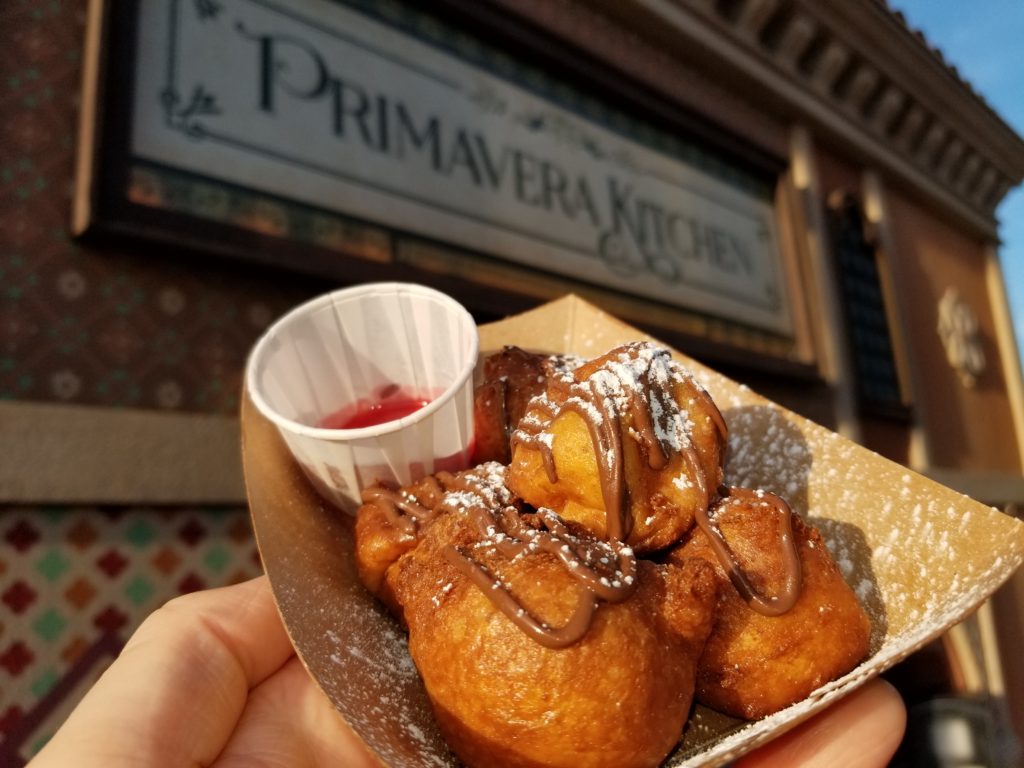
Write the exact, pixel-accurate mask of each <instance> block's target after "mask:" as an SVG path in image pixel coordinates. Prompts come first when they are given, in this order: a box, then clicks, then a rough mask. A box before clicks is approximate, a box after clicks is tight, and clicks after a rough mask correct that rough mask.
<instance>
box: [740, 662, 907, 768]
mask: <svg viewBox="0 0 1024 768" xmlns="http://www.w3.org/2000/svg"><path fill="white" fill-rule="evenodd" d="M906 724H907V709H906V707H905V706H904V704H903V699H902V698H900V695H899V693H897V691H896V689H895V688H893V687H892V686H891V685H890V684H889V683H887V682H886V681H885V680H882V679H875V680H872V681H870V682H869V683H867V684H865V685H864V686H863V687H861V688H858V689H857V690H856V691H854V692H853V693H851V694H849V695H848V696H846V697H845V698H844V699H841V700H840V701H838V702H836V703H835V704H833V705H832V706H831V707H829V708H828V709H826V710H825V711H824V712H821V713H820V714H818V715H816V716H815V717H813V718H811V719H810V720H808V721H807V722H805V723H801V724H800V725H798V726H797V727H796V728H794V729H793V730H792V731H789V732H788V733H786V734H784V735H782V736H780V737H779V738H777V739H775V740H773V741H771V742H769V743H768V744H766V745H764V746H763V747H761V748H760V749H758V750H756V751H754V752H751V753H750V754H749V755H747V756H745V757H743V758H742V759H740V760H739V761H738V762H737V763H735V767H736V768H825V766H835V765H841V766H843V768H882V766H886V765H888V764H889V760H890V759H891V758H892V756H893V754H895V752H896V750H897V748H898V747H899V745H900V741H901V740H902V739H903V731H904V729H905V728H906Z"/></svg>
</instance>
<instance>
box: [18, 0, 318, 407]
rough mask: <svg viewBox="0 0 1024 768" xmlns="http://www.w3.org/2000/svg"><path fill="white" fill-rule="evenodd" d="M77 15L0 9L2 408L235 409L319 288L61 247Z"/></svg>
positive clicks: (166, 259)
mask: <svg viewBox="0 0 1024 768" xmlns="http://www.w3.org/2000/svg"><path fill="white" fill-rule="evenodd" d="M85 8H86V2H85V0H65V2H52V3H40V2H34V3H29V2H19V3H14V2H12V3H0V30H3V31H2V35H0V36H2V39H3V45H2V46H0V398H3V399H6V400H35V401H55V402H66V403H75V404H80V405H103V406H124V407H134V408H152V409H161V410H168V411H214V412H225V413H231V412H234V411H235V410H236V408H237V405H238V392H239V385H240V381H241V371H242V367H243V366H244V363H245V356H246V354H247V353H248V350H249V347H250V346H251V345H252V343H253V342H254V340H255V339H256V337H257V336H258V335H259V333H260V332H261V331H262V329H263V328H264V327H265V326H266V325H267V324H268V323H269V322H270V321H271V320H272V319H274V318H275V317H276V316H278V315H279V314H281V313H282V312H284V311H285V310H286V309H288V308H289V307H291V306H292V305H294V304H295V303H297V302H298V301H301V300H302V299H304V298H306V297H307V296H310V295H312V294H313V293H315V292H316V287H315V286H313V285H311V284H310V282H309V281H301V280H299V279H297V278H291V277H289V276H288V275H282V274H273V275H271V274H270V273H267V272H260V271H259V270H256V269H254V268H251V267H248V266H239V265H238V264H227V263H225V262H221V261H218V260H215V259H211V258H202V259H199V258H195V257H190V256H188V255H187V254H183V253H174V252H170V253H157V252H154V250H153V249H152V248H151V247H148V246H136V245H127V244H121V245H117V246H115V247H113V248H103V249H97V248H86V247H82V246H81V245H79V244H78V243H76V242H74V241H72V240H71V239H70V238H69V236H68V221H69V218H70V207H71V198H70V192H69V191H70V189H71V183H72V178H73V163H74V148H75V140H76V130H77V124H76V121H77V106H76V105H77V102H78V94H79V79H80V64H81V51H82V40H83V37H84V28H83V21H84V18H85Z"/></svg>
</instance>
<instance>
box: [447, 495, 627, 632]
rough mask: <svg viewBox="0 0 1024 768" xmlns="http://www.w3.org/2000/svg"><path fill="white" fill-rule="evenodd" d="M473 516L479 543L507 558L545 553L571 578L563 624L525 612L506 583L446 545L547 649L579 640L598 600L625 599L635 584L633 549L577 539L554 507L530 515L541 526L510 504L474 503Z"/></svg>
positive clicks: (491, 596)
mask: <svg viewBox="0 0 1024 768" xmlns="http://www.w3.org/2000/svg"><path fill="white" fill-rule="evenodd" d="M469 515H470V517H471V519H472V521H473V523H474V525H475V527H476V530H477V533H478V534H479V535H480V536H481V541H480V542H479V543H478V544H476V545H475V546H476V547H479V548H483V549H490V550H492V551H493V552H496V553H497V554H499V555H500V556H501V557H502V558H504V559H505V560H507V561H515V560H516V559H517V558H519V557H521V556H524V555H528V554H532V553H535V552H547V553H549V554H552V555H554V556H555V557H557V558H558V560H559V561H560V562H561V564H562V565H563V566H564V567H565V570H566V572H567V573H568V574H569V575H571V576H572V577H573V579H574V581H575V588H576V593H577V594H576V608H575V610H574V611H573V614H572V616H571V617H570V618H569V620H568V621H567V622H566V623H565V624H563V625H562V626H561V627H551V626H549V625H548V624H546V623H544V622H542V621H540V620H539V619H537V618H536V617H534V616H533V615H532V614H531V613H530V612H529V611H527V610H526V608H525V607H524V606H523V605H522V604H521V603H520V602H519V601H518V600H517V599H516V598H515V596H513V594H512V593H511V592H510V591H509V589H508V587H506V585H505V584H504V583H503V582H502V581H501V580H500V579H499V578H498V577H497V576H496V575H494V574H492V573H490V571H488V569H487V568H486V566H484V565H483V564H482V563H480V562H479V561H478V560H477V559H476V558H474V557H473V556H472V555H470V554H467V553H466V552H464V551H462V550H460V549H458V548H457V547H454V546H452V545H448V546H446V547H445V548H444V556H445V558H446V559H447V560H448V562H449V563H451V564H452V565H453V566H455V567H456V568H458V569H459V570H460V571H461V572H462V573H463V574H465V575H466V576H467V577H469V579H470V580H471V581H472V582H473V583H474V584H475V585H476V586H477V587H479V588H480V590H481V591H482V592H483V593H484V595H486V596H487V598H488V599H489V600H490V601H491V602H492V603H494V605H495V606H497V608H498V609H500V610H501V611H502V612H503V613H504V614H505V615H506V616H508V617H509V618H510V619H511V620H512V621H513V622H514V623H515V624H516V626H518V627H519V628H520V629H522V630H523V631H524V632H525V633H526V634H527V635H529V636H530V637H532V638H533V639H534V640H536V641H537V642H539V643H541V644H542V645H544V646H547V647H548V648H565V647H566V646H568V645H572V644H573V643H575V642H577V641H578V640H580V638H582V637H583V636H584V635H585V634H586V633H587V631H588V630H589V629H590V625H591V622H592V620H593V616H594V612H595V611H596V610H597V604H598V601H599V600H604V601H606V602H610V603H617V602H621V601H622V600H625V599H626V598H628V597H629V596H630V595H631V594H632V593H633V591H634V590H635V589H636V585H637V582H636V557H635V556H634V554H633V550H632V549H630V548H629V547H626V546H624V545H622V544H620V543H617V542H616V543H611V544H609V543H606V542H602V541H597V540H591V541H584V540H582V539H579V538H577V537H575V536H573V535H572V534H571V532H570V531H569V530H568V528H567V526H566V525H565V523H564V522H563V521H562V520H561V518H559V517H558V515H556V514H555V513H554V512H552V511H551V510H548V509H542V510H540V511H538V512H537V513H536V515H533V516H532V519H533V521H535V522H536V523H537V524H538V527H533V526H530V525H528V524H527V522H526V521H525V519H524V518H523V517H522V516H520V515H519V513H518V512H517V511H516V510H515V509H513V508H510V507H507V508H505V509H503V510H501V511H500V512H498V513H495V512H493V511H491V510H489V509H487V508H485V507H484V506H476V507H473V508H472V509H471V510H469ZM613 562H614V566H613V565H612V563H613Z"/></svg>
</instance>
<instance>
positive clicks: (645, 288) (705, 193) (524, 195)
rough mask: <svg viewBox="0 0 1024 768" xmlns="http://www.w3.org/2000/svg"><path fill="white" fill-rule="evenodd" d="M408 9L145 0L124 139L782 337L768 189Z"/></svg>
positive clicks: (298, 197)
mask: <svg viewBox="0 0 1024 768" xmlns="http://www.w3.org/2000/svg"><path fill="white" fill-rule="evenodd" d="M416 13H417V12H416V11H410V10H408V9H406V8H404V7H403V6H400V5H396V4H393V3H383V2H381V3H367V2H363V3H355V2H353V3H352V4H348V3H336V2H326V1H325V0H292V1H291V2H284V0H171V1H170V2H168V0H141V2H140V9H139V15H138V20H137V26H136V50H135V73H134V77H135V84H134V91H133V95H132V97H131V103H130V104H131V111H132V116H133V119H132V124H131V128H130V134H129V136H128V137H127V139H128V142H129V145H130V152H131V154H132V156H133V157H134V158H135V159H137V160H139V161H143V162H145V163H150V164H153V165H154V166H156V167H165V168H171V169H174V170H176V171H179V172H184V173H188V174H195V175H196V176H198V177H202V178H204V179H207V180H214V181H218V182H224V183H227V184H230V185H233V186H236V187H241V188H244V189H251V190H259V191H262V192H265V193H268V194H271V195H273V196H276V197H278V198H283V199H285V200H288V201H293V202H295V203H299V204H302V205H309V206H315V207H316V208H318V209H321V210H327V211H333V212H337V213H338V214H343V215H344V216H347V217H352V218H354V219H357V220H364V221H368V222H372V223H375V224H378V225H381V226H384V227H387V228H390V229H394V230H397V231H400V232H407V233H413V234H415V235H419V236H423V237H426V238H430V239H433V240H436V241H441V242H445V243H450V244H454V245H457V246H459V247H461V248H465V249H469V250H471V251H474V252H477V253H481V254H485V255H487V256H492V257H497V258H500V259H505V260H508V261H510V262H514V263H517V264H520V265H525V266H528V267H531V268H536V269H539V270H545V271H547V272H551V273H556V274H560V275H563V276H569V277H571V278H573V279H578V280H582V281H587V282H590V283H593V284H597V285H601V286H606V287H610V288H613V289H615V290H618V291H622V292H624V293H627V294H631V295H634V296H642V297H649V298H651V299H653V300H657V301H659V302H663V303H665V304H668V305H671V306H676V307H684V308H687V309H690V310H695V311H698V312H702V313H706V314H709V315H713V316H718V317H722V318H726V319H729V320H734V321H738V322H740V323H743V324H746V325H750V326H754V327H757V328H760V329H762V330H766V331H770V332H773V333H778V334H782V335H791V333H792V321H791V318H790V314H789V308H788V303H789V302H788V298H787V296H786V295H785V279H784V276H783V273H782V266H781V263H780V258H779V252H778V244H777V235H776V231H775V221H774V217H775V213H774V209H773V205H772V198H771V187H770V185H767V184H762V185H761V186H760V187H758V186H757V185H752V184H745V183H743V182H742V173H738V172H736V171H735V169H730V168H729V167H728V166H727V165H725V164H724V163H722V162H721V161H715V162H713V163H711V162H705V163H700V162H694V161H692V158H691V159H690V160H688V158H687V157H686V156H685V153H671V152H666V151H664V150H663V149H662V148H660V147H659V146H658V142H656V141H645V140H644V138H645V136H646V137H647V138H650V136H651V135H653V134H654V131H653V130H652V129H648V130H647V131H633V132H632V133H636V134H638V135H630V133H631V132H630V131H627V130H622V129H620V127H618V126H616V125H614V124H612V123H614V120H606V121H601V120H595V119H591V118H590V117H589V116H587V115H585V114H581V113H580V110H578V109H573V108H571V104H567V103H568V102H570V101H571V100H570V99H568V98H566V99H559V98H558V97H557V94H558V93H559V89H558V88H555V89H552V88H546V89H539V88H532V87H531V85H530V83H529V82H523V78H521V77H515V76H514V75H513V74H512V73H514V72H515V68H516V63H515V62H513V61H511V60H509V59H508V57H502V56H497V57H491V58H490V59H489V61H490V62H491V64H490V65H489V66H484V65H482V64H481V63H480V61H481V57H480V56H474V53H475V52H478V51H479V49H480V47H481V46H483V43H481V42H480V41H477V40H473V39H470V38H467V37H466V36H465V35H462V34H454V35H446V34H445V33H444V31H443V30H441V29H437V28H435V27H432V26H431V24H430V23H429V20H428V21H427V22H425V23H423V24H420V25H419V26H418V27H417V28H416V29H415V30H414V32H410V26H416V25H410V24H409V23H408V19H409V18H410V14H416ZM403 20H404V21H403ZM474 59H475V60H474ZM556 74H557V73H556ZM562 90H563V91H564V92H569V89H567V88H565V89H562ZM578 101H579V100H578V99H577V102H578ZM663 143H664V142H663ZM677 144H678V142H677ZM702 166H703V167H702Z"/></svg>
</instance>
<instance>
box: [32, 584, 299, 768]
mask: <svg viewBox="0 0 1024 768" xmlns="http://www.w3.org/2000/svg"><path fill="white" fill-rule="evenodd" d="M291 655H292V648H291V644H290V643H289V641H288V637H287V635H286V634H285V631H284V627H283V626H282V624H281V619H280V617H279V616H278V613H277V608H276V607H275V605H274V601H273V597H272V595H271V592H270V587H269V584H268V582H267V580H266V578H265V577H260V578H258V579H254V580H252V581H249V582H246V583H244V584H238V585H235V586H232V587H225V588H223V589H215V590H209V591H206V592H197V593H193V594H190V595H186V596H184V597H179V598H176V599H174V600H172V601H170V602H169V603H167V604H166V605H165V606H164V607H162V608H160V609H159V610H157V611H155V612H154V613H153V614H152V615H151V616H150V617H149V618H147V619H146V620H145V621H144V622H143V624H142V626H140V627H139V629H138V631H137V632H136V633H135V634H134V635H133V636H132V638H131V639H130V640H129V641H128V644H127V645H126V646H125V648H124V650H123V651H122V652H121V655H120V656H119V657H118V659H117V660H116V661H115V662H114V664H113V665H111V667H110V668H109V669H108V670H107V671H106V673H104V675H103V677H101V678H100V680H99V681H98V682H97V683H96V685H95V686H94V687H93V689H92V690H91V691H90V692H89V693H88V694H87V695H86V697H85V698H84V699H83V700H82V702H81V704H79V706H78V707H77V708H76V709H75V711H74V712H73V713H72V714H71V716H70V717H69V718H68V720H67V721H66V723H65V724H64V725H63V726H62V727H61V729H60V730H59V731H58V733H57V734H56V735H55V736H54V738H53V739H52V740H51V742H50V744H49V745H48V746H47V747H46V748H45V749H44V750H43V751H42V752H41V753H40V755H39V757H38V758H37V760H38V762H37V763H34V764H33V768H38V766H46V765H49V764H53V765H69V764H74V765H78V766H93V765H97V766H99V765H102V766H118V765H128V764H130V765H132V766H133V767H136V766H137V767H139V768H143V767H145V766H156V765H161V766H164V765H175V764H178V765H195V764H201V765H208V764H210V762H212V761H213V759H214V758H216V756H217V755H218V754H219V753H220V751H221V749H222V748H223V746H224V744H225V743H226V742H227V740H228V737H229V736H230V734H231V732H232V730H233V729H234V726H235V723H236V722H237V720H238V718H239V716H240V715H241V713H242V710H243V708H244V706H245V701H246V698H247V696H248V693H249V689H250V688H252V687H255V686H256V685H258V684H259V683H261V682H262V681H263V680H265V679H266V678H267V677H268V676H269V675H271V674H272V673H273V672H275V671H276V670H277V669H279V668H280V667H281V665H282V664H284V662H285V661H286V660H287V659H288V658H289V657H290V656H291ZM69 760H70V761H71V762H69Z"/></svg>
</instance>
